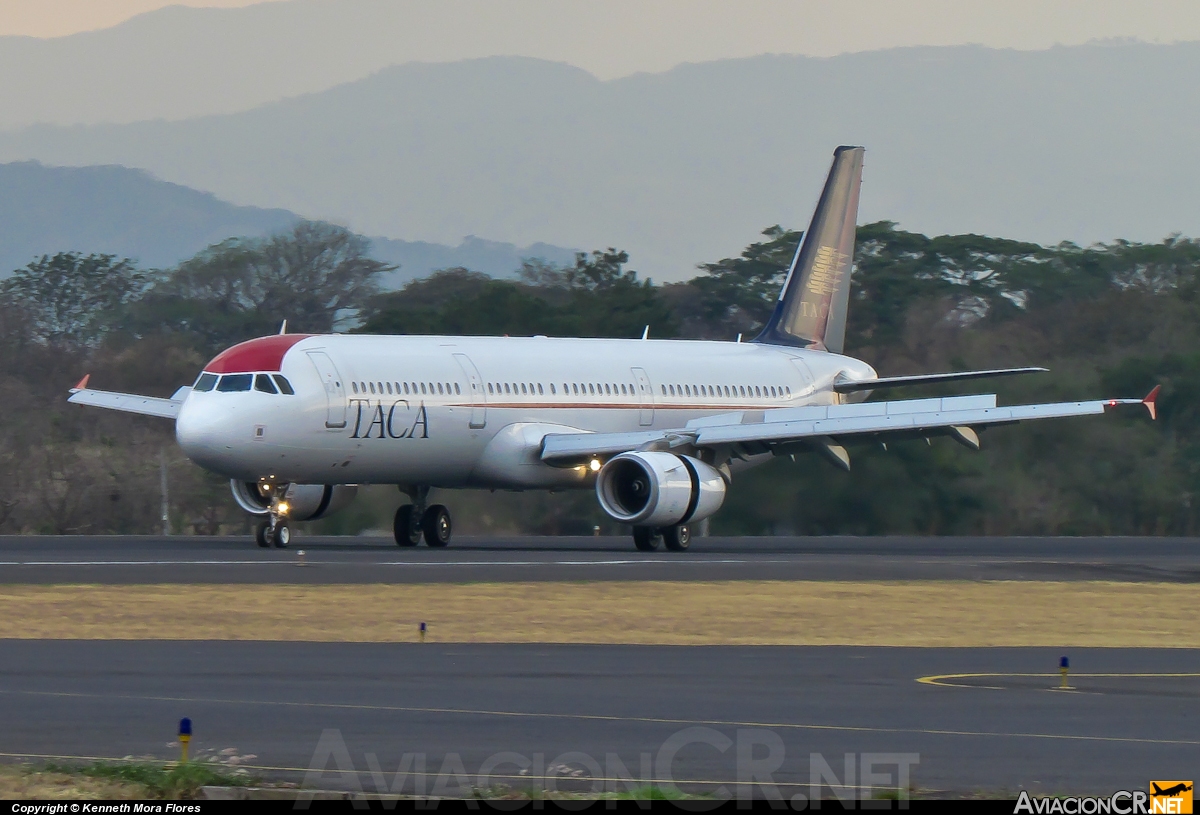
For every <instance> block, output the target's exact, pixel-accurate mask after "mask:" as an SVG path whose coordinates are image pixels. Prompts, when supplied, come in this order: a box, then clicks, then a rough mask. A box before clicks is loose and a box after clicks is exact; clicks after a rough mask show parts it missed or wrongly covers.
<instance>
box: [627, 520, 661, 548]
mask: <svg viewBox="0 0 1200 815" xmlns="http://www.w3.org/2000/svg"><path fill="white" fill-rule="evenodd" d="M633 545H634V546H636V547H637V549H638V551H639V552H653V551H654V550H655V549H657V548H658V530H657V529H655V528H654V527H652V526H635V527H634V528H633Z"/></svg>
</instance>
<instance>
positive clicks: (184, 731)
mask: <svg viewBox="0 0 1200 815" xmlns="http://www.w3.org/2000/svg"><path fill="white" fill-rule="evenodd" d="M191 740H192V720H191V719H189V718H187V717H186V716H185V717H184V718H182V719H180V720H179V749H180V758H179V763H181V764H182V763H184V762H186V761H187V754H188V742H189V741H191Z"/></svg>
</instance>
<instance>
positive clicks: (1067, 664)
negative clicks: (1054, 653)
mask: <svg viewBox="0 0 1200 815" xmlns="http://www.w3.org/2000/svg"><path fill="white" fill-rule="evenodd" d="M1070 669H1071V660H1069V659H1067V658H1066V657H1063V658H1062V659H1060V660H1059V661H1058V672H1059V673H1060V674H1062V684H1061V685H1060V686H1059V687H1061V688H1068V687H1070V686H1069V685H1068V684H1067V671H1069V670H1070Z"/></svg>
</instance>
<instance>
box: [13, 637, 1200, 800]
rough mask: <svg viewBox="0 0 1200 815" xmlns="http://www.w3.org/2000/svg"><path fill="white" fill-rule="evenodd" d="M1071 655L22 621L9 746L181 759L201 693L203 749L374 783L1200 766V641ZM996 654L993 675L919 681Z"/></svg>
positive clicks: (1076, 772)
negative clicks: (183, 729)
mask: <svg viewBox="0 0 1200 815" xmlns="http://www.w3.org/2000/svg"><path fill="white" fill-rule="evenodd" d="M1069 656H1070V658H1071V664H1072V678H1071V684H1072V685H1073V686H1074V687H1075V690H1069V691H1062V690H1054V689H1052V688H1053V687H1054V686H1055V685H1057V684H1059V678H1058V673H1057V666H1058V659H1059V657H1060V653H1059V652H1058V651H1057V650H1049V649H1030V648H1019V649H966V648H964V649H906V648H852V647H823V648H822V647H736V648H731V647H639V646H581V645H572V646H562V645H442V644H428V645H418V644H398V645H379V644H333V643H276V642H156V641H143V642H96V641H90V642H80V641H32V640H31V641H21V640H6V641H0V752H3V754H4V755H5V756H6V757H7V758H8V759H9V760H13V759H15V758H16V757H17V756H18V755H23V754H36V755H38V756H43V757H45V756H53V757H70V756H87V757H121V756H152V757H157V758H163V759H167V758H172V757H175V756H176V755H177V754H178V748H177V747H176V746H174V745H173V744H172V742H173V741H174V734H175V732H176V729H175V728H176V724H177V722H178V721H179V719H180V718H181V717H184V716H187V717H189V718H191V720H192V722H193V727H194V730H195V737H194V739H193V741H192V745H191V746H192V750H193V755H195V754H199V755H201V756H208V755H223V756H224V757H225V759H226V760H228V759H229V758H230V757H237V758H238V759H239V760H241V761H242V762H243V763H245V764H248V765H252V766H254V767H268V768H274V769H266V770H262V769H256V770H254V771H255V772H258V773H264V774H266V775H268V776H271V777H279V778H290V779H291V780H300V779H301V778H302V777H304V775H305V773H304V770H305V769H310V768H313V767H316V768H317V770H326V772H313V774H310V775H309V776H308V779H307V781H308V783H309V784H312V785H315V786H318V787H324V788H331V787H332V788H347V787H349V788H354V786H355V785H356V784H357V785H361V787H363V788H364V789H366V790H367V791H371V792H374V791H380V786H381V785H382V786H383V787H384V788H386V789H391V790H394V791H407V792H414V791H419V790H423V791H424V792H425V793H434V792H440V793H449V794H454V793H456V792H459V791H461V789H462V788H466V787H469V786H472V785H476V786H489V787H494V786H498V785H501V784H510V785H516V786H530V785H536V784H540V783H541V782H534V781H532V780H530V779H529V778H528V776H542V775H546V776H551V777H553V778H554V779H555V780H553V781H550V782H546V783H550V784H553V785H556V786H559V787H567V788H574V789H586V788H589V787H592V785H595V787H594V788H595V789H603V788H604V786H605V785H606V784H607V785H614V786H616V787H618V788H625V786H628V785H629V784H636V783H637V781H636V780H635V781H632V782H628V781H621V780H620V779H622V778H628V777H632V778H633V779H649V780H654V781H657V782H662V781H663V780H664V779H674V780H676V781H679V782H681V783H680V785H681V787H682V788H684V789H688V790H693V791H709V792H713V793H715V794H718V795H723V794H725V793H736V792H742V793H743V794H745V793H748V792H755V794H757V795H760V796H761V795H763V794H769V793H768V792H764V789H761V788H760V789H757V790H750V788H749V787H744V788H743V789H742V790H738V788H737V787H736V782H738V781H739V780H741V781H749V780H750V779H751V777H752V776H753V775H757V776H758V778H759V780H765V779H766V778H767V777H768V776H769V778H770V781H771V783H777V784H779V785H781V786H779V787H778V790H779V791H780V794H781V795H782V796H783V797H784V798H785V799H788V800H790V799H791V796H793V795H795V794H811V792H810V791H809V790H808V789H807V787H808V784H809V783H810V782H811V781H812V780H813V778H814V773H815V777H817V779H818V780H819V779H820V778H821V777H822V775H823V776H824V778H825V784H826V788H825V789H824V791H823V794H824V795H826V796H828V795H831V794H834V793H835V792H836V791H837V790H835V789H833V785H839V786H841V785H845V786H848V787H858V786H860V785H863V784H868V785H870V786H872V787H888V786H893V787H894V786H895V785H896V783H897V778H898V774H899V773H900V771H901V765H904V767H906V768H907V771H908V772H909V773H910V779H909V783H910V784H911V785H912V786H913V787H915V788H916V789H918V790H920V791H923V793H924V794H930V793H934V794H959V795H969V794H975V793H977V792H980V791H984V792H987V793H989V794H1011V795H1015V794H1016V792H1017V791H1018V790H1019V789H1022V788H1024V789H1029V790H1031V791H1034V790H1036V791H1041V792H1047V793H1072V792H1091V793H1106V792H1107V793H1111V792H1112V791H1115V790H1117V789H1121V788H1138V789H1145V787H1146V784H1147V782H1148V780H1149V779H1151V778H1192V777H1193V776H1194V774H1195V769H1196V765H1195V758H1196V756H1197V754H1198V751H1200V728H1198V727H1197V725H1198V724H1200V652H1196V651H1187V650H1146V649H1138V650H1119V649H1097V650H1078V651H1072V652H1070V654H1069ZM980 672H984V673H989V674H991V676H990V677H989V678H987V679H986V680H984V679H980V678H979V677H975V678H973V679H967V680H963V679H951V680H940V681H943V682H944V681H949V682H951V685H950V686H944V685H939V684H928V683H923V682H920V681H918V680H919V679H921V678H922V677H927V676H930V675H947V674H964V673H980ZM998 674H1002V675H998ZM1009 674H1036V676H1034V677H1032V678H1031V677H1029V676H1007V675H1009ZM1092 674H1110V675H1109V676H1107V677H1096V678H1090V677H1091V675H1092ZM1111 674H1122V676H1116V677H1114V676H1111ZM1124 674H1143V676H1140V677H1135V676H1123V675H1124ZM1145 674H1177V675H1176V676H1173V677H1172V676H1145ZM1178 674H1190V675H1178ZM963 681H966V682H974V683H977V686H959V685H955V684H953V683H956V682H963ZM848 754H849V758H848V757H847V755H848ZM250 756H252V757H250ZM756 762H757V763H756ZM848 762H849V763H848ZM864 763H871V764H873V765H875V766H874V768H873V769H872V770H870V771H871V772H875V773H881V774H882V775H883V777H882V778H876V779H871V778H866V777H864V773H866V772H868V770H869V769H870V768H867V769H864ZM332 770H346V771H352V772H346V773H335V772H329V771H332ZM372 770H374V772H372ZM522 770H524V771H525V775H522V774H521V771H522ZM398 771H401V772H400V773H399V775H398V774H397V772H398ZM481 774H482V777H481ZM506 776H515V778H513V777H506ZM593 779H616V780H610V781H604V780H593ZM685 782H686V783H685ZM439 784H440V787H439ZM721 787H724V792H722V791H721V789H720V788H721Z"/></svg>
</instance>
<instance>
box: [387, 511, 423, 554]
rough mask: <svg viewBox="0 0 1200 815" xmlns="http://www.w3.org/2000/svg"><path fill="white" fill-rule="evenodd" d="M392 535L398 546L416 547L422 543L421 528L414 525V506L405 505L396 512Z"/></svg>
mask: <svg viewBox="0 0 1200 815" xmlns="http://www.w3.org/2000/svg"><path fill="white" fill-rule="evenodd" d="M392 534H393V535H394V536H395V538H396V545H397V546H416V545H417V544H418V543H420V542H421V527H420V526H419V525H418V524H416V523H413V505H412V504H405V505H404V506H402V507H400V508H399V509H397V510H396V518H395V520H394V521H393V522H392Z"/></svg>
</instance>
